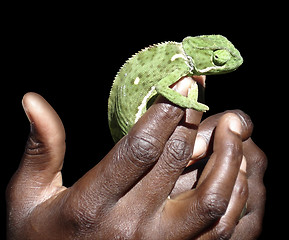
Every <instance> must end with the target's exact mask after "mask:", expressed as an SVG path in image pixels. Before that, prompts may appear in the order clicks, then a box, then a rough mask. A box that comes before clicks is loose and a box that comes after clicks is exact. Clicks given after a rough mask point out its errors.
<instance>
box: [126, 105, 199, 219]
mask: <svg viewBox="0 0 289 240" xmlns="http://www.w3.org/2000/svg"><path fill="white" fill-rule="evenodd" d="M201 117H202V113H200V112H197V111H194V110H187V111H186V119H187V120H186V121H185V122H181V123H180V125H178V126H177V128H176V130H175V131H174V133H173V134H172V135H171V137H170V138H169V140H168V141H167V143H166V145H165V147H164V150H163V153H162V155H161V156H160V158H159V161H158V162H157V163H156V165H155V166H154V167H153V169H152V170H151V171H150V172H149V173H148V174H147V175H146V176H145V177H144V178H143V179H142V180H141V182H140V183H139V184H138V185H137V186H136V187H135V188H134V189H133V190H132V191H131V193H130V194H131V195H133V196H134V198H135V199H138V200H137V201H138V202H140V203H141V205H142V207H143V208H144V209H145V211H149V212H150V213H151V214H154V212H155V211H156V210H158V209H159V207H160V206H162V205H163V202H164V201H165V200H166V199H167V198H168V196H169V195H170V193H171V191H172V189H173V187H174V185H175V183H176V181H177V180H178V178H179V176H180V175H181V174H182V172H183V170H184V168H185V167H186V165H187V163H188V161H189V159H190V157H191V155H192V152H193V145H194V140H195V137H196V133H197V126H198V124H199V122H200V120H201ZM143 193H146V197H144V196H143Z"/></svg>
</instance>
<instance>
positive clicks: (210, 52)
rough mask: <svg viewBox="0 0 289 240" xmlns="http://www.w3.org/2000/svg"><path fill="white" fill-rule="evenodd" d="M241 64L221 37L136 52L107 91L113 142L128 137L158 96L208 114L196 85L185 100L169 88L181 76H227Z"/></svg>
mask: <svg viewBox="0 0 289 240" xmlns="http://www.w3.org/2000/svg"><path fill="white" fill-rule="evenodd" d="M242 62H243V59H242V57H241V55H240V53H239V51H238V50H237V49H236V48H235V47H234V45H233V44H232V43H231V42H230V41H229V40H228V39H227V38H225V37H223V36H221V35H204V36H197V37H186V38H185V39H184V40H183V41H182V42H181V43H178V42H164V43H160V44H155V45H153V46H150V47H147V48H145V49H143V50H141V51H139V52H138V53H136V54H135V55H133V56H132V57H131V58H130V59H128V60H127V61H126V63H125V64H124V65H123V66H122V68H121V69H120V71H119V72H118V74H117V75H116V77H115V80H114V83H113V86H112V89H111V91H110V96H109V100H108V121H109V127H110V131H111V134H112V137H113V139H114V141H115V142H117V141H118V140H119V139H120V138H122V137H123V136H124V135H126V134H127V133H128V131H129V130H130V129H131V127H132V126H133V125H134V124H135V123H136V122H137V121H138V119H139V118H140V117H141V116H142V115H143V114H144V113H145V112H146V110H147V109H148V108H149V107H150V105H151V104H152V103H153V100H154V99H155V97H156V96H157V95H159V94H160V95H162V96H164V97H165V98H167V99H168V100H170V101H171V102H173V103H174V104H176V105H178V106H180V107H184V108H193V109H195V110H197V111H202V112H205V111H207V110H208V109H209V108H208V106H206V105H204V104H202V103H199V102H198V85H197V84H193V86H192V88H191V89H190V91H189V94H188V96H187V97H185V96H182V95H181V94H179V93H177V92H176V91H174V90H173V89H171V88H170V86H171V85H172V84H174V83H175V82H177V81H178V80H179V79H180V78H181V77H184V76H192V75H212V74H222V73H228V72H231V71H234V70H236V69H237V68H238V67H239V66H240V65H241V64H242Z"/></svg>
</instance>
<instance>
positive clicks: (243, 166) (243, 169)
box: [240, 156, 247, 172]
mask: <svg viewBox="0 0 289 240" xmlns="http://www.w3.org/2000/svg"><path fill="white" fill-rule="evenodd" d="M240 170H242V171H243V172H247V161H246V158H245V156H243V158H242V162H241V166H240Z"/></svg>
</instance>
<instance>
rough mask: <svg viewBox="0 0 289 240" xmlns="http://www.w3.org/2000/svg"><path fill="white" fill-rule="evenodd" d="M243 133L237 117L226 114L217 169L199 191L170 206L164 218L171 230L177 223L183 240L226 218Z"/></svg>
mask: <svg viewBox="0 0 289 240" xmlns="http://www.w3.org/2000/svg"><path fill="white" fill-rule="evenodd" d="M241 130H242V126H241V123H240V119H239V118H238V117H236V115H234V114H226V115H224V116H223V117H222V118H221V119H220V121H219V123H218V126H217V128H216V134H215V139H214V153H213V155H212V157H211V159H210V160H209V162H210V161H211V162H213V163H214V165H213V167H212V168H211V171H208V173H207V175H206V177H205V179H203V181H202V182H201V183H199V184H198V186H197V188H196V190H193V191H188V192H186V193H184V194H181V195H180V196H179V197H176V198H175V199H172V200H170V201H168V202H167V204H166V206H165V210H166V211H165V212H166V213H165V215H166V216H167V219H168V223H170V224H171V226H167V227H168V229H170V228H173V226H174V225H175V224H176V222H178V223H179V225H180V226H178V227H179V228H180V231H182V232H181V233H180V232H179V233H177V234H183V238H184V239H185V238H188V237H193V236H191V234H192V233H195V234H199V233H201V232H202V231H203V230H204V229H206V228H207V227H209V226H210V225H211V224H213V223H215V221H217V220H218V219H219V218H220V217H222V216H223V215H224V214H225V212H226V210H227V207H228V204H229V200H230V198H231V195H232V191H233V188H234V186H235V182H236V179H237V176H238V173H239V169H240V164H241V159H242V156H243V152H242V140H241V137H240V135H241ZM201 177H202V176H201ZM170 221H171V222H170ZM174 228H175V227H174Z"/></svg>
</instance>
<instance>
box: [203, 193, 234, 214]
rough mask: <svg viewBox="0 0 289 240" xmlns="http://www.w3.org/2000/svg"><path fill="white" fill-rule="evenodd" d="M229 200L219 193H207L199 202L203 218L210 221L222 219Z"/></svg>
mask: <svg viewBox="0 0 289 240" xmlns="http://www.w3.org/2000/svg"><path fill="white" fill-rule="evenodd" d="M228 204H229V200H228V199H226V198H224V197H223V196H222V194H219V193H207V194H205V195H204V196H203V197H202V198H201V199H200V202H199V208H200V209H199V210H200V212H201V213H202V216H203V217H205V218H209V220H216V219H219V218H220V217H222V216H223V215H224V214H225V212H226V210H227V207H228Z"/></svg>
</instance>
